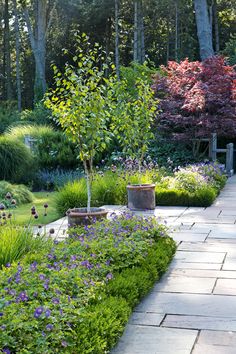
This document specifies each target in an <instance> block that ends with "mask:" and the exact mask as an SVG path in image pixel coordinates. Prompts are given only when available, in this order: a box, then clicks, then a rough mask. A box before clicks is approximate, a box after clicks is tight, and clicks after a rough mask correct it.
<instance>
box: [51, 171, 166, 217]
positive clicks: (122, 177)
mask: <svg viewBox="0 0 236 354" xmlns="http://www.w3.org/2000/svg"><path fill="white" fill-rule="evenodd" d="M111 168H112V169H114V167H111ZM160 179H161V175H160V174H159V172H158V171H155V170H150V171H149V170H146V171H145V172H143V173H142V176H141V183H151V182H157V181H160ZM129 183H133V184H137V183H140V175H139V173H138V172H133V171H130V172H129V171H126V172H124V171H123V172H122V171H120V170H118V171H114V170H113V172H112V171H106V172H104V173H103V172H100V173H96V174H95V175H94V177H93V183H92V204H93V205H94V206H97V207H100V206H102V205H114V204H118V205H122V204H123V205H126V204H127V191H126V187H127V184H129ZM85 203H86V181H85V179H84V178H81V179H80V180H79V181H74V182H69V183H68V184H66V185H65V186H64V187H62V188H61V189H60V190H59V193H58V195H57V198H56V204H57V210H58V212H59V213H60V214H62V215H64V214H65V212H66V211H67V210H68V209H70V208H74V207H76V208H78V207H83V206H84V205H85Z"/></svg>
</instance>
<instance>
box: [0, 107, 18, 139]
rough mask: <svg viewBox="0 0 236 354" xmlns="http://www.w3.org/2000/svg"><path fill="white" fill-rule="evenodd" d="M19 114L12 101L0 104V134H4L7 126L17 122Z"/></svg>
mask: <svg viewBox="0 0 236 354" xmlns="http://www.w3.org/2000/svg"><path fill="white" fill-rule="evenodd" d="M19 119H20V117H19V112H18V111H17V107H16V103H15V102H13V101H5V102H1V106H0V134H2V133H4V132H5V130H6V129H7V128H8V127H9V125H11V124H13V123H15V122H17V121H19Z"/></svg>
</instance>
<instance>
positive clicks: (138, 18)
mask: <svg viewBox="0 0 236 354" xmlns="http://www.w3.org/2000/svg"><path fill="white" fill-rule="evenodd" d="M144 37H145V36H144V23H143V6H142V0H135V1H134V61H135V62H137V63H140V64H142V63H143V62H144V61H145V38H144Z"/></svg>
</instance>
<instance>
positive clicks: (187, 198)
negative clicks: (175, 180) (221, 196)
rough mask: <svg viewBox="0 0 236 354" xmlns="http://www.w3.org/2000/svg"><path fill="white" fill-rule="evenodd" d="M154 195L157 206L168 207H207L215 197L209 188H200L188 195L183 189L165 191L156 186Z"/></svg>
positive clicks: (212, 190)
mask: <svg viewBox="0 0 236 354" xmlns="http://www.w3.org/2000/svg"><path fill="white" fill-rule="evenodd" d="M155 193H156V203H157V205H168V206H174V205H178V206H196V207H197V206H198V207H208V206H210V205H211V204H212V203H213V202H214V200H215V198H216V196H217V193H216V191H215V189H213V188H209V187H207V188H206V187H205V188H200V189H197V190H196V191H195V192H194V193H190V192H188V191H187V190H184V189H174V188H173V189H165V188H162V187H158V186H157V187H156V190H155Z"/></svg>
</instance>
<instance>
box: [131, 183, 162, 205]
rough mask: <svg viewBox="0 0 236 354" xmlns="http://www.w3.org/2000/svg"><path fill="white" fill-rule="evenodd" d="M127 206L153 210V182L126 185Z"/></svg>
mask: <svg viewBox="0 0 236 354" xmlns="http://www.w3.org/2000/svg"><path fill="white" fill-rule="evenodd" d="M127 192H128V208H129V209H131V210H153V209H155V207H156V200H155V184H132V185H128V186H127Z"/></svg>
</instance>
